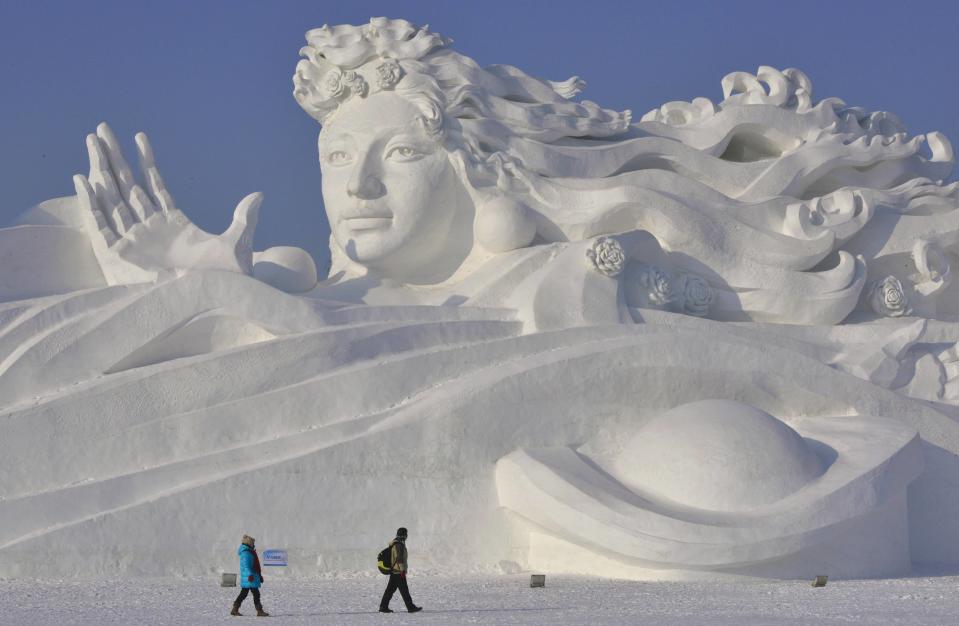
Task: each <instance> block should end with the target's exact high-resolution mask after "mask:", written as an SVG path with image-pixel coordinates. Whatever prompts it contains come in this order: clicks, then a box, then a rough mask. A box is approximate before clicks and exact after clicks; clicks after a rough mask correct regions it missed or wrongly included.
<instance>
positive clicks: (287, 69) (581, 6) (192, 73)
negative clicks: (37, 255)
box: [0, 0, 959, 266]
mask: <svg viewBox="0 0 959 626" xmlns="http://www.w3.org/2000/svg"><path fill="white" fill-rule="evenodd" d="M379 15H385V16H388V17H403V18H406V19H409V20H411V21H413V22H416V23H420V24H422V23H429V24H430V25H431V27H432V29H433V30H435V31H438V32H441V33H443V34H445V35H448V36H450V37H452V38H453V39H455V41H456V43H455V47H456V48H457V49H458V50H459V51H460V52H463V53H465V54H467V55H469V56H471V57H473V58H474V59H476V60H477V61H478V62H479V63H481V64H491V63H508V64H511V65H516V66H518V67H521V68H523V69H524V70H526V71H528V72H530V73H532V74H535V75H539V76H542V77H544V78H551V79H563V78H566V77H568V76H570V75H572V74H577V75H579V76H581V77H583V78H584V79H585V80H586V81H587V83H588V87H587V89H586V91H585V93H584V94H583V95H584V97H585V98H588V99H591V100H594V101H596V102H598V103H600V104H602V105H603V106H606V107H611V108H619V109H625V108H629V109H632V110H633V112H634V114H635V116H636V118H637V119H638V117H639V116H641V115H642V114H643V113H645V112H646V111H648V110H650V109H652V108H654V107H657V106H659V105H660V104H662V103H664V102H667V101H670V100H689V99H691V98H693V97H696V96H707V97H709V98H710V99H712V100H717V99H719V98H720V97H721V95H722V94H721V90H720V87H719V81H720V79H721V78H722V77H723V76H724V75H725V74H727V73H729V72H731V71H734V70H748V71H755V70H756V68H757V67H758V66H759V65H772V66H774V67H778V68H785V67H798V68H800V69H802V70H804V71H805V72H806V73H807V74H808V75H809V76H810V78H811V79H812V81H813V84H814V86H815V93H814V96H815V98H816V99H821V98H824V97H827V96H838V97H841V98H843V99H844V100H845V101H846V102H848V103H849V104H856V105H860V106H864V107H866V108H869V109H882V110H888V111H893V112H895V113H897V114H898V115H899V116H900V117H901V118H902V119H903V121H904V122H905V123H906V125H907V126H908V127H909V129H910V131H911V132H914V133H918V132H926V131H930V130H941V131H943V132H944V133H946V135H947V136H948V137H949V138H950V139H952V140H953V142H954V143H955V144H956V145H957V146H959V106H957V101H959V97H957V96H959V27H957V24H959V2H952V1H947V0H942V1H937V2H933V1H911V2H890V1H886V2H880V1H869V2H865V1H863V2H860V1H852V0H849V1H837V0H832V1H820V0H802V1H798V2H794V3H789V2H780V1H772V0H770V1H768V2H758V1H751V0H739V1H733V0H729V1H726V2H696V1H693V0H683V1H677V2H667V1H663V0H659V1H656V2H638V1H637V2H613V1H606V0H583V1H582V2H567V1H561V0H553V1H552V2H541V1H520V0H511V1H501V0H487V1H485V2H461V1H455V2H454V1H452V0H451V1H447V2H440V1H436V2H426V1H412V0H411V1H404V0H397V1H389V2H386V1H379V2H372V1H363V0H350V1H343V0H336V1H327V0H311V1H302V2H301V1H284V0H274V1H270V2H267V1H266V0H257V1H254V0H230V1H226V0H204V1H198V0H192V1H181V0H164V1H163V2H145V1H139V0H125V1H114V0H109V1H107V0H86V1H83V2H72V1H71V2H67V1H62V2H51V1H41V0H36V1H34V2H26V1H25V0H24V1H18V0H0V86H2V87H0V185H2V190H3V195H2V196H0V198H2V200H0V225H4V224H6V223H8V222H9V221H10V220H11V219H12V218H13V217H14V216H15V215H17V214H18V213H19V212H20V211H22V210H24V209H26V208H28V207H29V206H31V205H33V204H35V203H37V202H40V201H42V200H44V199H46V198H50V197H55V196H61V195H68V194H72V193H73V190H72V183H71V175H72V174H74V173H77V172H83V173H85V172H86V169H87V163H86V154H85V151H84V147H83V137H84V135H85V134H86V133H87V132H90V131H91V130H92V129H93V128H94V127H95V126H96V124H97V123H98V122H100V121H104V120H105V121H107V122H109V123H110V124H111V125H112V127H113V129H114V131H115V132H116V133H117V135H118V136H120V138H121V142H122V143H123V144H124V146H125V147H126V148H127V154H128V156H129V155H132V154H133V148H132V136H133V134H134V133H135V132H136V131H138V130H144V131H146V132H147V133H148V134H149V135H150V137H151V140H152V141H153V144H154V148H155V150H156V153H157V159H158V162H159V164H160V167H161V171H162V172H163V173H164V176H165V178H166V181H167V184H168V185H169V186H170V188H171V189H172V190H173V193H174V196H175V197H176V200H177V204H178V206H179V207H180V208H182V209H183V210H184V211H185V212H186V213H187V214H188V215H189V216H191V217H192V218H193V220H194V221H195V222H196V223H197V224H198V225H199V226H201V227H202V228H204V229H206V230H209V231H212V232H220V231H222V230H223V229H225V228H226V226H227V225H228V223H229V221H230V218H231V214H232V210H233V207H234V205H235V204H236V202H237V201H238V200H239V199H240V198H242V197H243V196H244V195H245V194H247V193H249V192H251V191H257V190H259V191H263V192H265V194H266V201H265V203H264V205H263V209H262V211H261V217H260V226H259V228H258V230H257V236H256V241H255V244H256V248H257V249H263V248H266V247H268V246H272V245H283V244H286V245H298V246H301V247H303V248H306V249H307V250H309V251H310V252H311V253H313V255H314V257H315V258H316V259H317V263H318V265H321V266H322V265H324V264H325V260H326V258H327V250H326V246H327V238H328V236H329V230H328V226H327V224H326V219H325V216H324V213H323V205H322V199H321V196H320V178H319V167H318V165H317V157H316V133H317V132H318V130H319V128H318V126H317V124H316V123H315V122H314V121H313V120H312V119H310V118H309V117H307V115H306V114H305V113H303V112H302V111H301V110H300V109H299V107H298V106H297V105H296V103H295V102H294V100H293V98H292V95H291V92H292V84H291V76H292V73H293V67H294V65H295V64H296V61H297V58H298V57H297V51H298V50H299V48H300V46H302V45H303V42H304V40H303V33H304V32H305V31H306V30H308V29H310V28H314V27H317V26H320V25H322V24H323V23H330V24H339V23H363V22H366V21H367V20H368V19H369V18H370V17H371V16H379Z"/></svg>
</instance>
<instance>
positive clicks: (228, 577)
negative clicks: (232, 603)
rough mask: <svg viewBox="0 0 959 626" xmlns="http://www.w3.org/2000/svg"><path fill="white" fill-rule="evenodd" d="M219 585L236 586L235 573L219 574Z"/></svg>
mask: <svg viewBox="0 0 959 626" xmlns="http://www.w3.org/2000/svg"><path fill="white" fill-rule="evenodd" d="M220 586H221V587H236V574H227V573H223V574H220Z"/></svg>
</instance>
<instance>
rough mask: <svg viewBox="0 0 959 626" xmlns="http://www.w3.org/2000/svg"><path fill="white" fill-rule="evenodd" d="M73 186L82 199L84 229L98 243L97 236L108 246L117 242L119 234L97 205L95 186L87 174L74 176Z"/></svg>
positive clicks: (81, 208) (81, 214)
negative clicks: (92, 185)
mask: <svg viewBox="0 0 959 626" xmlns="http://www.w3.org/2000/svg"><path fill="white" fill-rule="evenodd" d="M73 186H74V188H76V191H77V198H78V199H79V201H80V217H81V219H82V220H83V227H84V230H86V231H87V234H88V235H89V237H90V238H91V240H92V241H93V242H94V244H97V243H98V241H97V238H98V237H99V239H100V240H102V243H103V244H106V246H108V247H109V246H112V245H113V244H114V243H116V242H117V239H118V237H117V234H116V233H115V232H113V229H112V228H111V227H110V224H109V223H108V222H107V220H106V218H105V217H104V216H103V213H102V212H101V211H100V209H99V208H98V207H97V200H96V196H95V195H94V193H93V187H91V186H90V181H88V180H87V178H86V177H85V176H82V175H80V174H77V175H76V176H74V177H73Z"/></svg>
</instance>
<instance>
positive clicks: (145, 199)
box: [73, 124, 263, 285]
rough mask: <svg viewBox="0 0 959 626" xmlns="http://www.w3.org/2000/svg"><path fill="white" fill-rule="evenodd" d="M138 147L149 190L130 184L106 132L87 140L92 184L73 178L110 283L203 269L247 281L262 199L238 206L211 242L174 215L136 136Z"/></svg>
mask: <svg viewBox="0 0 959 626" xmlns="http://www.w3.org/2000/svg"><path fill="white" fill-rule="evenodd" d="M136 144H137V152H138V153H139V158H140V167H141V169H142V170H143V176H144V178H145V180H146V190H144V188H143V187H141V186H140V185H139V184H137V183H136V181H135V180H134V178H133V173H132V172H131V170H130V167H129V165H127V162H126V161H125V160H124V158H123V154H122V153H121V152H120V146H119V144H118V143H117V140H116V137H114V135H113V131H111V130H110V127H109V126H107V125H106V124H100V125H99V126H97V132H96V134H95V135H93V134H91V135H87V152H88V153H89V157H90V175H89V177H84V176H82V175H79V174H78V175H76V176H74V177H73V183H74V185H75V187H76V190H77V196H78V198H79V200H80V210H81V212H82V217H83V226H84V230H85V231H86V232H87V235H88V236H89V237H90V241H91V243H92V244H93V251H94V253H95V254H96V257H97V261H98V262H99V263H100V268H101V269H102V270H103V274H104V276H105V277H106V279H107V282H108V283H109V284H111V285H117V284H124V283H135V282H150V281H154V280H157V279H158V278H159V277H160V276H163V275H165V274H181V273H184V272H188V271H191V270H201V269H217V270H227V271H232V272H240V273H243V274H251V273H252V271H253V231H254V229H255V228H256V222H257V218H258V214H259V209H260V203H261V202H262V201H263V195H262V194H260V193H252V194H250V195H248V196H246V197H245V198H243V199H242V200H241V201H240V203H239V204H238V205H237V206H236V209H235V210H234V212H233V223H232V224H230V227H229V228H228V229H227V230H226V232H224V233H223V234H222V235H211V234H210V233H208V232H206V231H204V230H201V229H200V228H198V227H197V226H196V225H194V224H193V222H191V221H190V220H189V218H187V216H186V215H184V214H183V212H182V211H180V210H179V209H177V208H176V205H175V204H174V201H173V197H172V196H171V195H170V192H169V191H167V188H166V186H165V185H164V184H163V178H162V177H161V176H160V171H159V170H158V169H157V166H156V162H155V161H154V159H153V150H152V148H151V147H150V142H149V140H148V139H147V136H146V135H145V134H143V133H137V135H136Z"/></svg>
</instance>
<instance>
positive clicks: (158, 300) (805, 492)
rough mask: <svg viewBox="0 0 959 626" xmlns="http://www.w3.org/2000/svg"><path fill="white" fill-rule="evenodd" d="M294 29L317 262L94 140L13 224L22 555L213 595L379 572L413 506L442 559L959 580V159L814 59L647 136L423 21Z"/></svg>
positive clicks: (655, 120) (61, 569) (6, 277)
mask: <svg viewBox="0 0 959 626" xmlns="http://www.w3.org/2000/svg"><path fill="white" fill-rule="evenodd" d="M307 44H308V45H307V46H306V47H305V48H303V49H302V50H301V55H302V56H303V57H304V58H303V60H301V61H300V63H299V65H298V66H297V68H296V74H295V76H294V85H295V89H294V96H295V97H296V99H297V101H298V102H299V103H300V105H301V106H302V107H303V108H304V109H305V110H306V111H307V113H309V114H310V115H311V116H312V117H314V118H315V119H316V120H317V121H318V122H319V124H320V132H319V155H320V164H321V170H322V181H323V196H324V201H325V205H326V210H327V214H328V217H329V221H330V227H331V230H332V237H331V239H330V249H331V253H332V258H333V261H332V268H331V270H330V273H329V277H328V278H326V279H325V280H323V281H321V282H319V283H317V282H316V268H315V267H314V265H313V261H312V259H310V257H309V255H308V254H306V253H305V252H304V251H302V250H298V249H296V248H288V247H283V248H274V249H270V250H266V251H264V252H253V250H252V248H251V242H252V234H253V229H254V227H255V225H256V221H257V216H258V210H259V206H260V200H261V199H260V197H259V196H258V195H256V194H254V195H250V196H247V197H246V198H245V199H243V200H242V201H241V202H240V204H239V205H238V206H237V209H236V212H235V217H234V222H233V225H232V226H231V227H230V228H229V229H228V230H227V231H226V232H225V233H224V234H222V235H219V236H214V235H211V234H208V233H205V232H203V231H202V230H200V229H198V228H197V227H195V226H194V225H193V224H192V223H191V222H190V220H189V218H188V214H189V207H178V206H177V204H176V202H175V200H174V198H173V196H172V195H171V193H170V191H169V190H168V189H167V188H166V186H165V184H164V182H163V180H162V177H161V175H160V171H159V169H158V166H157V163H156V160H155V159H154V156H153V154H152V151H151V149H150V145H149V142H148V140H147V138H146V136H144V135H142V134H141V135H138V137H137V145H138V148H139V155H138V157H139V162H140V165H141V166H142V170H143V173H142V177H138V176H136V175H134V174H133V172H132V170H131V168H130V166H129V165H128V163H127V161H126V160H125V158H124V157H123V155H122V154H121V153H120V150H119V148H118V146H117V142H116V140H115V138H114V137H113V135H112V133H111V132H110V130H109V128H108V127H106V126H105V125H101V126H100V127H99V128H98V129H97V132H96V134H94V135H90V136H89V137H88V138H87V148H88V151H89V158H90V171H89V174H88V175H87V176H77V177H76V178H75V182H76V188H77V196H76V197H71V198H61V199H56V200H51V201H48V202H45V203H43V204H40V205H38V206H37V207H35V208H34V209H32V210H30V211H28V212H27V213H26V214H24V216H23V217H22V218H21V219H20V220H19V221H18V223H17V225H15V226H13V227H11V228H7V229H4V230H0V251H2V254H3V258H4V264H3V266H2V269H0V296H2V298H3V299H4V301H5V303H4V304H3V305H2V308H0V404H2V409H0V411H2V412H0V424H2V432H3V437H2V438H0V459H2V460H0V464H2V465H0V469H2V472H0V519H2V520H3V524H0V568H2V570H3V571H4V572H7V574H8V575H89V574H91V573H101V574H102V573H133V574H135V573H145V574H151V575H156V574H161V573H172V572H177V573H184V572H186V573H200V572H204V571H209V570H210V569H215V568H216V567H217V566H219V565H226V564H227V563H228V559H229V558H230V555H231V552H230V551H229V550H228V549H227V547H228V546H230V545H232V542H233V540H234V539H235V537H236V536H239V534H241V532H249V533H252V534H254V535H256V536H258V537H263V538H264V541H265V542H266V543H270V544H271V545H278V546H284V547H286V548H287V549H288V553H289V555H290V562H291V569H292V570H296V571H299V572H301V573H305V574H309V573H315V572H317V571H329V570H366V569H369V563H370V558H371V557H370V554H372V552H371V550H373V549H374V548H375V547H376V546H377V545H378V542H379V541H380V539H382V536H384V533H385V532H389V531H390V529H391V528H392V527H394V526H396V525H397V523H400V522H402V523H403V524H404V525H406V526H409V527H414V528H416V529H417V530H416V535H417V537H420V538H421V539H420V541H421V542H422V543H421V544H419V545H418V546H417V554H420V555H423V557H422V559H423V560H422V561H420V562H419V565H420V566H421V567H423V568H426V569H432V570H436V571H462V570H463V568H464V567H475V568H479V569H487V568H493V567H497V566H501V567H506V568H507V569H513V568H515V567H527V566H530V567H537V568H542V569H544V570H548V571H570V572H579V573H590V574H599V575H612V576H624V577H636V578H664V577H694V576H716V575H727V574H728V575H733V574H738V575H754V576H773V577H791V576H809V575H812V574H818V573H828V574H830V575H832V576H885V575H896V574H902V573H905V572H908V571H909V570H910V568H911V566H912V564H914V563H929V562H948V563H959V522H957V520H959V457H957V452H959V424H957V422H956V418H957V416H959V410H957V405H959V382H957V380H956V376H957V373H959V353H957V348H956V342H957V340H959V325H957V324H956V323H955V322H953V321H951V320H952V319H953V316H955V315H956V314H957V313H959V288H957V287H956V286H955V285H953V284H952V283H951V273H950V267H951V265H952V263H953V262H954V255H955V253H956V250H957V248H956V246H957V241H959V210H957V207H959V191H957V185H956V184H948V185H947V184H944V183H943V182H942V181H943V179H945V178H947V177H948V175H949V173H950V171H951V168H952V165H953V153H952V150H951V147H950V145H949V143H948V141H947V140H946V139H945V138H944V137H942V136H941V135H939V134H937V133H930V134H928V135H925V136H919V137H910V136H909V135H907V133H906V132H905V129H904V128H903V126H902V124H901V123H900V122H899V121H898V120H897V119H896V117H895V116H893V115H892V114H889V113H882V112H880V113H870V112H868V111H865V110H862V109H859V108H855V107H849V106H847V105H846V104H844V103H843V102H842V101H840V100H838V99H835V98H828V99H825V100H821V101H815V100H814V99H813V94H812V85H811V83H810V81H809V80H808V79H807V78H806V76H805V75H804V74H803V73H802V72H800V71H798V70H794V69H789V70H784V71H778V70H775V69H773V68H769V67H761V68H760V69H759V71H758V72H757V73H756V75H752V74H747V73H743V72H737V73H733V74H730V75H729V76H727V77H726V78H725V79H723V82H722V86H723V92H724V98H723V100H722V101H721V102H719V103H716V104H714V103H713V102H711V101H709V100H707V99H705V98H697V99H695V100H693V101H692V102H690V103H685V102H672V103H668V104H666V105H664V106H663V107H661V108H660V109H657V110H655V111H651V112H650V113H648V114H646V115H645V116H643V118H642V119H641V120H640V121H639V122H633V121H632V120H631V118H630V114H629V113H628V112H616V111H610V110H607V109H603V108H601V107H600V106H598V105H596V104H594V103H592V102H588V101H579V100H576V99H575V97H576V94H577V93H578V92H579V90H580V89H581V88H582V87H583V83H582V82H581V81H580V80H579V79H577V78H573V79H570V80H567V81H563V82H551V81H546V80H540V79H537V78H534V77H531V76H529V75H527V74H525V73H524V72H523V71H522V70H520V69H517V68H515V67H511V66H503V65H495V66H489V67H485V68H484V67H480V66H479V65H477V64H476V63H475V62H474V61H473V60H472V59H470V58H468V57H466V56H463V55H462V54H460V53H457V52H455V51H454V50H453V49H452V48H451V47H450V41H449V40H447V39H445V38H444V37H442V36H440V35H438V34H436V33H432V32H430V31H428V30H427V29H426V28H420V27H417V26H414V25H412V24H410V23H408V22H405V21H402V20H387V19H374V20H371V22H370V23H369V24H366V25H363V26H337V27H334V28H329V27H323V28H320V29H316V30H311V31H309V32H308V33H307ZM924 146H925V147H924ZM254 502H258V503H262V504H261V505H256V504H254Z"/></svg>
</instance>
